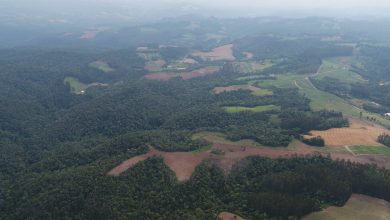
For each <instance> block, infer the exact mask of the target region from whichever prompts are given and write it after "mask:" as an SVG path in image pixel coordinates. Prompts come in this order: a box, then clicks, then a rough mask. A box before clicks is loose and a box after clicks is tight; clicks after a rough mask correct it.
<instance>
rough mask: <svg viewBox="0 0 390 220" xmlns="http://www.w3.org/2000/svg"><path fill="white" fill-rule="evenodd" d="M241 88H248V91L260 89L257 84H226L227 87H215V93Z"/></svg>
mask: <svg viewBox="0 0 390 220" xmlns="http://www.w3.org/2000/svg"><path fill="white" fill-rule="evenodd" d="M239 90H248V91H252V92H254V91H258V90H260V88H257V87H255V86H249V85H240V86H225V87H215V88H214V90H213V91H214V93H215V94H220V93H223V92H231V91H239Z"/></svg>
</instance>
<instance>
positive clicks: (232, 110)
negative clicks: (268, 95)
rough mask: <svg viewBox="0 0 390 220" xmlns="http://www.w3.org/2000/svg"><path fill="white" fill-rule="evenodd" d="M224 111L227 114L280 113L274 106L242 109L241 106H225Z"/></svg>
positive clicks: (278, 108)
mask: <svg viewBox="0 0 390 220" xmlns="http://www.w3.org/2000/svg"><path fill="white" fill-rule="evenodd" d="M224 109H225V111H227V112H229V113H236V112H243V111H251V112H267V111H280V107H279V106H275V105H261V106H256V107H242V106H226V107H224Z"/></svg>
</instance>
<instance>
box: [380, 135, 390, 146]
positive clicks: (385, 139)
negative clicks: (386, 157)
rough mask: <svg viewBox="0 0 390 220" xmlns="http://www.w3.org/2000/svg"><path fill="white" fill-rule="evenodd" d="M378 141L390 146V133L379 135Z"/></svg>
mask: <svg viewBox="0 0 390 220" xmlns="http://www.w3.org/2000/svg"><path fill="white" fill-rule="evenodd" d="M378 142H379V143H382V144H384V145H386V146H388V147H390V135H388V134H382V135H380V136H379V137H378Z"/></svg>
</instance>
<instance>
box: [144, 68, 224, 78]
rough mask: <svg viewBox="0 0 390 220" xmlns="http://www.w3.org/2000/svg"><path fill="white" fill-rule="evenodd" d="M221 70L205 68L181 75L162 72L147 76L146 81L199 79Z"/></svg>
mask: <svg viewBox="0 0 390 220" xmlns="http://www.w3.org/2000/svg"><path fill="white" fill-rule="evenodd" d="M218 70H219V67H214V66H211V67H205V68H201V69H197V70H193V71H191V72H181V73H175V72H161V73H153V74H148V75H145V78H146V79H151V80H160V81H167V80H170V79H171V78H174V77H181V78H182V79H185V80H187V79H192V78H197V77H203V76H207V75H210V74H214V73H217V72H218Z"/></svg>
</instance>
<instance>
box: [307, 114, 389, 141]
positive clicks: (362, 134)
mask: <svg viewBox="0 0 390 220" xmlns="http://www.w3.org/2000/svg"><path fill="white" fill-rule="evenodd" d="M349 120H350V126H349V127H348V128H332V129H329V130H326V131H311V132H310V133H311V134H312V136H321V137H322V138H324V140H325V144H326V145H328V146H345V145H350V146H354V145H366V146H382V144H380V143H378V142H377V138H378V136H379V135H381V134H383V133H387V134H390V132H389V130H387V129H385V128H383V127H380V126H377V125H374V124H372V123H368V122H365V121H362V120H359V119H356V118H352V117H350V118H349ZM306 137H308V138H309V137H311V136H306Z"/></svg>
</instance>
